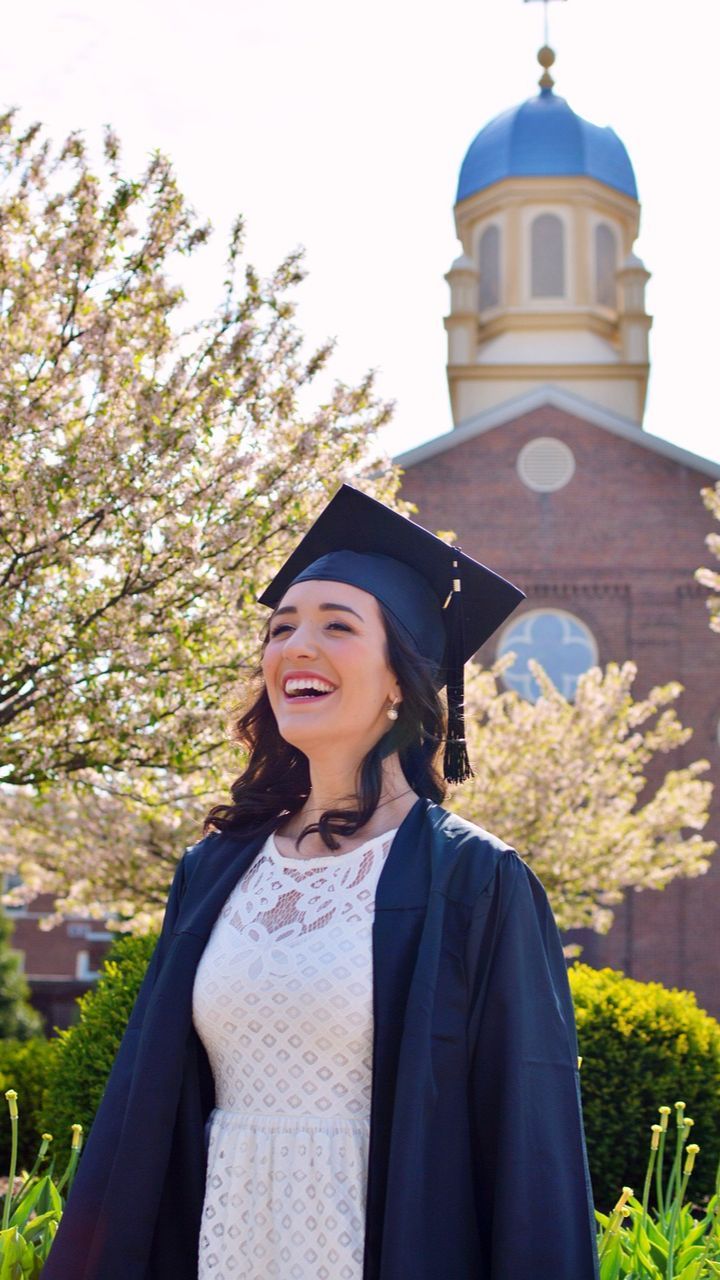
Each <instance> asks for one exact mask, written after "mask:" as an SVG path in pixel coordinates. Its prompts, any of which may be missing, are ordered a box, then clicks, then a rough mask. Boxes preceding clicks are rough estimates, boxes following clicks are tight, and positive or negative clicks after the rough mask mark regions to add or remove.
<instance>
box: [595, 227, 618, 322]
mask: <svg viewBox="0 0 720 1280" xmlns="http://www.w3.org/2000/svg"><path fill="white" fill-rule="evenodd" d="M616 270H617V244H616V242H615V233H614V231H613V230H612V228H611V227H609V226H608V225H607V223H605V222H600V223H598V225H597V226H596V228H595V301H596V302H597V303H598V304H599V305H600V306H601V307H612V308H613V309H615V307H617V293H616V285H615V272H616Z"/></svg>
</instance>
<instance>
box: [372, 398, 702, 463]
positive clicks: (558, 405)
mask: <svg viewBox="0 0 720 1280" xmlns="http://www.w3.org/2000/svg"><path fill="white" fill-rule="evenodd" d="M545 405H550V406H551V407H553V408H555V409H561V410H563V411H564V412H565V413H571V414H573V416H574V417H576V418H582V419H584V421H585V422H588V423H590V424H591V425H592V426H594V427H601V428H602V429H603V431H609V432H610V434H611V435H615V436H619V437H620V439H621V440H629V441H630V443H631V444H636V445H639V446H640V448H641V449H649V450H650V452H651V453H657V454H659V455H660V456H661V457H663V458H668V459H669V460H670V461H671V462H677V463H679V464H680V465H681V466H683V467H690V468H691V469H692V470H693V471H700V472H701V473H702V474H704V475H707V476H710V477H712V478H713V479H715V480H720V462H711V460H710V459H709V458H701V457H700V455H699V454H697V453H690V451H689V449H681V447H680V445H677V444H671V443H670V441H669V440H663V439H662V438H661V437H660V436H653V435H650V434H649V432H647V431H643V429H642V427H639V426H638V425H637V423H635V422H631V421H630V419H629V418H623V417H621V415H620V414H619V413H612V412H611V410H609V409H602V408H601V407H600V405H597V404H594V403H593V402H592V401H591V400H586V399H585V398H584V397H583V396H578V395H576V394H575V393H574V392H572V391H564V390H561V388H560V387H554V386H552V385H551V384H550V383H546V384H545V385H544V386H542V387H536V388H535V389H534V390H533V391H525V392H523V394H522V395H520V396H515V397H513V399H512V400H506V401H505V403H504V404H501V405H496V406H493V408H491V409H484V410H483V412H482V413H478V414H476V415H475V417H474V418H468V419H467V420H466V421H465V422H461V423H460V425H459V426H457V427H455V428H453V429H451V430H450V431H444V432H443V434H442V435H440V436H435V437H434V439H432V440H427V441H426V442H425V444H420V445H417V446H416V447H415V448H414V449H407V450H406V451H405V452H404V453H398V454H396V455H395V457H394V458H393V462H394V463H395V464H396V465H397V466H399V467H405V468H407V467H413V466H415V465H416V464H417V463H418V462H427V460H428V459H429V458H435V457H437V455H438V454H441V453H446V452H447V451H448V450H449V449H455V448H456V447H457V445H460V444H466V443H467V441H468V440H474V439H475V437H476V436H481V435H484V434H485V432H486V431H493V430H494V428H495V427H502V426H504V425H505V423H507V422H512V421H514V420H515V419H516V418H520V417H522V415H523V414H525V413H531V412H532V411H533V410H534V409H542V408H543V407H544V406H545Z"/></svg>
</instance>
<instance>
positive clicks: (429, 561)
mask: <svg viewBox="0 0 720 1280" xmlns="http://www.w3.org/2000/svg"><path fill="white" fill-rule="evenodd" d="M317 579H324V580H326V581H329V582H346V583H348V584H349V585H350V586H353V587H359V588H360V589H361V590H362V591H368V592H369V593H370V595H373V596H375V598H376V599H377V600H379V601H380V603H381V604H382V605H383V607H384V608H385V609H386V610H387V611H388V613H390V614H391V615H392V617H393V618H394V620H395V621H396V622H397V623H398V624H399V626H400V629H401V631H402V632H403V633H404V635H405V636H406V638H407V639H409V641H410V643H411V645H412V646H413V647H414V648H415V650H416V651H417V652H418V653H420V654H422V656H423V657H424V658H426V659H427V660H429V661H430V662H431V663H432V664H433V667H434V669H435V673H436V683H437V686H438V688H440V689H441V688H442V687H443V686H444V685H447V701H448V736H447V742H446V746H445V760H444V773H445V777H446V779H447V781H448V782H464V781H465V779H466V778H468V777H471V776H472V770H471V769H470V762H469V760H468V756H467V749H466V744H465V722H464V716H463V707H464V698H465V681H464V665H465V663H466V662H467V661H468V659H469V658H471V657H472V656H473V654H474V653H476V652H477V650H478V649H479V648H480V646H481V645H482V644H484V643H485V641H486V640H488V639H489V638H490V636H491V635H492V634H493V632H494V631H496V630H497V628H498V627H499V626H500V625H501V623H503V622H504V621H505V619H506V618H507V617H509V615H510V614H511V613H512V612H513V610H514V609H515V608H516V607H517V605H519V603H520V601H521V600H524V599H525V595H524V592H522V591H520V590H519V588H518V587H515V586H513V584H512V583H511V582H507V581H506V579H505V578H501V577H500V575H499V574H497V573H493V571H492V569H488V568H486V567H485V565H483V564H480V563H479V562H478V561H477V560H473V559H472V558H471V557H470V556H467V555H465V554H464V553H463V552H462V551H461V550H460V548H459V547H450V546H448V545H447V543H445V542H443V541H442V539H441V538H436V537H435V534H433V533H430V532H429V531H428V530H427V529H423V528H422V526H421V525H419V524H415V523H414V521H412V520H409V519H408V518H407V517H406V516H402V515H399V514H398V512H397V511H393V510H391V508H390V507H386V506H385V505H384V503H382V502H378V501H377V500H376V499H375V498H369V497H368V496H367V494H364V493H361V492H360V490H359V489H354V488H352V486H351V485H348V484H344V485H342V486H341V488H340V489H338V491H337V493H336V494H335V496H334V497H333V498H332V499H331V500H330V502H329V503H328V505H327V506H326V508H325V510H324V511H323V512H322V513H321V514H320V515H319V516H318V518H317V520H316V521H315V523H314V525H312V527H311V528H310V529H309V530H308V532H307V533H306V534H305V537H304V538H303V539H302V541H301V542H300V543H299V544H298V546H297V547H296V548H295V550H294V551H293V553H292V555H291V556H290V557H289V559H287V560H286V561H285V564H284V565H283V567H282V568H281V570H280V572H279V573H278V574H277V575H276V576H275V577H274V578H273V580H272V582H271V583H270V585H269V587H267V588H266V590H265V591H264V592H263V593H262V595H261V596H260V597H259V600H260V603H261V604H265V605H269V606H270V607H271V608H275V607H276V606H277V605H278V604H279V603H280V601H281V599H282V597H283V596H284V595H285V592H286V591H287V590H288V588H289V587H291V586H292V585H293V583H295V582H304V581H307V580H317Z"/></svg>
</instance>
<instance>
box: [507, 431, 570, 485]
mask: <svg viewBox="0 0 720 1280" xmlns="http://www.w3.org/2000/svg"><path fill="white" fill-rule="evenodd" d="M517 470H518V475H519V476H520V479H521V480H522V482H523V484H524V485H525V486H526V487H527V488H528V489H534V490H535V492H536V493H553V492H554V490H555V489H562V488H563V487H564V486H565V485H566V484H567V483H568V481H569V480H572V477H573V474H574V472H575V458H574V456H573V451H572V449H570V448H569V447H568V445H566V444H565V443H564V441H563V440H555V439H554V437H553V436H538V438H537V440H530V441H529V442H528V443H527V444H526V445H523V447H522V449H521V450H520V453H519V454H518V460H517Z"/></svg>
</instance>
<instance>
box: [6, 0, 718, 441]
mask: <svg viewBox="0 0 720 1280" xmlns="http://www.w3.org/2000/svg"><path fill="white" fill-rule="evenodd" d="M542 26H543V5H542V4H540V3H532V4H526V3H523V2H522V0H479V2H478V0H476V2H475V3H474V4H473V3H470V0H444V3H443V4H442V5H440V4H432V5H431V4H428V3H427V0H414V2H413V3H410V2H409V0H363V3H361V4H359V3H349V2H347V0H346V3H338V0H274V3H269V2H268V0H233V2H232V3H231V2H230V0H204V3H202V4H199V3H197V0H194V3H192V4H190V3H188V0H123V2H122V4H118V3H117V0H112V3H111V2H110V0H75V2H74V3H68V4H63V3H59V2H58V0H55V3H53V0H35V3H34V4H33V5H32V6H31V7H30V8H28V7H27V6H24V5H19V4H15V5H13V6H8V8H7V9H6V11H5V13H4V15H3V40H2V46H1V48H0V101H4V103H5V104H7V105H11V104H13V105H17V106H19V107H20V108H21V109H22V112H23V116H24V117H25V118H28V119H29V118H32V119H35V118H39V119H42V120H43V121H45V122H46V124H47V125H48V127H49V130H50V132H51V134H52V135H53V136H54V137H55V138H56V139H57V140H58V141H59V140H60V139H61V138H62V137H63V136H64V134H65V133H66V132H68V131H69V130H70V129H75V128H80V129H83V130H85V131H86V133H87V135H88V138H89V139H91V140H99V137H100V132H101V127H102V125H103V124H104V123H105V122H110V123H112V124H113V126H114V127H115V128H116V130H117V131H118V132H119V134H120V136H121V138H122V139H123V142H124V147H125V154H126V159H127V163H128V166H137V165H139V164H141V163H142V160H143V157H144V155H145V154H147V153H148V152H149V151H150V150H152V149H153V148H155V147H159V148H161V149H162V150H164V151H166V152H168V153H169V154H170V155H171V156H172V157H173V159H174V161H175V163H176V165H177V168H178V170H179V174H180V179H181V182H182V185H183V187H184V190H185V191H186V193H187V194H188V196H189V197H190V199H191V200H192V202H193V203H194V204H195V206H196V208H197V209H198V211H199V212H201V213H202V214H203V215H205V216H208V217H210V219H211V220H212V222H213V224H214V225H215V227H216V228H217V236H216V239H217V242H218V243H217V248H216V250H214V251H213V252H211V253H209V254H208V255H207V256H206V259H205V262H204V265H202V266H201V267H199V268H198V269H196V271H195V273H194V276H193V278H192V280H191V288H192V292H193V296H194V298H195V300H196V302H198V303H199V304H202V303H203V302H204V301H205V300H206V301H207V303H208V304H209V305H212V304H213V303H214V301H215V300H216V297H217V289H216V282H217V279H218V278H219V261H220V255H221V251H222V248H223V241H224V239H225V236H226V232H227V228H228V227H229V225H230V222H231V220H232V218H233V216H234V214H235V213H236V212H237V211H242V212H243V213H244V214H245V216H246V220H247V228H248V254H249V257H250V259H251V260H252V261H254V262H255V263H256V265H257V266H258V267H259V268H260V269H261V270H268V269H269V268H270V267H271V266H272V265H273V264H274V263H275V262H277V261H278V260H279V259H280V258H281V257H282V256H283V255H284V254H285V252H287V251H288V250H290V249H291V248H294V247H295V246H296V245H298V244H302V245H304V246H305V248H306V251H307V260H306V261H307V267H308V269H309V272H310V276H309V280H308V281H307V282H306V284H305V285H304V286H303V288H302V293H301V298H302V303H301V307H300V323H301V325H302V327H303V329H304V330H305V332H306V333H307V335H308V338H309V340H310V341H311V342H312V343H313V344H316V343H319V342H320V341H322V340H323V339H324V338H325V337H327V336H334V337H336V338H337V342H338V349H337V352H336V354H335V356H334V359H333V370H334V372H335V373H336V374H337V375H338V376H339V377H342V378H344V379H345V380H347V381H356V380H358V379H359V378H360V377H361V376H362V374H363V372H364V371H365V370H366V369H367V368H368V367H373V368H376V369H377V370H378V376H379V388H380V390H381V392H382V394H383V395H384V396H385V397H387V398H389V399H393V400H395V401H396V406H397V407H396V415H395V422H394V424H393V426H392V427H390V428H388V430H387V434H386V437H385V444H386V447H387V448H388V449H389V450H390V451H391V452H399V451H401V450H402V449H406V448H410V447H412V446H413V445H415V444H419V443H420V442H421V441H422V440H425V439H428V438H430V437H432V436H436V435H438V434H440V433H441V432H443V431H445V430H448V429H449V428H450V425H451V419H450V410H449V404H448V398H447V388H446V381H445V370H444V366H445V356H446V347H445V331H444V329H443V324H442V318H443V316H444V314H445V313H446V311H447V306H448V292H447V285H446V283H445V281H444V279H443V276H444V273H445V272H446V271H447V270H448V268H449V266H450V263H451V261H452V259H453V258H454V257H455V256H456V254H457V252H458V244H457V241H456V239H455V234H454V229H453V220H452V205H453V200H454V194H455V186H456V182H457V174H458V169H459V166H460V163H461V161H462V158H463V155H464V153H465V150H466V149H467V147H468V145H469V143H470V142H471V140H472V138H473V137H474V135H475V134H476V133H477V132H478V130H479V129H480V128H481V127H482V126H483V125H484V124H485V123H486V122H487V120H489V119H490V118H491V117H492V116H494V115H496V114H497V113H498V112H500V111H502V110H504V109H505V108H506V107H509V106H512V105H513V104H514V103H517V102H521V101H523V100H524V99H525V98H527V97H529V96H531V94H533V93H534V92H535V91H536V81H537V77H538V75H539V70H540V69H539V67H538V66H537V63H536V62H535V54H536V51H537V49H538V47H539V45H540V44H541V43H542ZM718 29H719V28H718V18H717V9H716V5H715V4H714V3H713V2H712V0H691V3H689V4H687V5H685V6H678V5H671V4H670V3H662V0H661V2H660V3H658V0H567V2H566V3H565V2H563V3H552V4H551V5H550V41H551V44H552V45H553V46H554V47H555V49H556V51H557V55H558V57H557V63H556V66H555V68H554V73H555V76H556V89H557V92H559V93H560V94H562V95H563V96H564V97H567V99H568V101H569V102H570V104H571V105H572V106H573V108H574V109H575V110H576V111H578V112H579V113H580V114H581V115H584V116H586V117H587V118H588V119H589V120H592V121H593V122H595V123H597V124H601V125H602V124H611V125H612V126H613V128H614V129H615V130H616V131H617V132H618V133H619V134H620V136H621V137H622V139H623V141H624V142H625V144H626V146H627V148H628V150H629V153H630V157H631V159H632V161H633V164H634V167H635V172H636V176H637V180H638V186H639V190H640V198H641V201H642V205H643V225H642V231H641V235H640V237H639V239H638V242H637V244H636V252H638V253H639V254H640V256H641V257H642V258H643V259H644V261H645V264H646V266H647V267H648V269H649V270H650V271H651V272H652V280H651V281H650V284H649V287H648V305H649V309H650V311H651V312H652V313H653V314H654V316H655V323H654V327H653V331H652V335H651V340H652V347H651V358H652V375H651V383H650V396H649V403H648V409H647V414H646V419H645V426H646V429H647V430H648V431H651V432H653V433H654V434H656V435H660V436H664V437H665V438H666V439H668V440H672V441H674V442H676V443H677V444H680V445H682V446H684V447H685V448H687V449H690V450H692V451H694V452H696V453H699V454H701V455H704V456H706V457H709V458H713V459H714V460H717V461H720V422H719V421H718V407H717V402H718V397H717V392H716V376H717V365H718V341H719V338H720V334H719V333H718V299H719V298H720V253H718V247H717V241H718V230H717V228H718V196H719V195H720V191H719V190H718V186H719V183H718V177H717V124H716V87H715V86H716V84H717V57H718V52H717V51H718V41H717V36H718Z"/></svg>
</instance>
